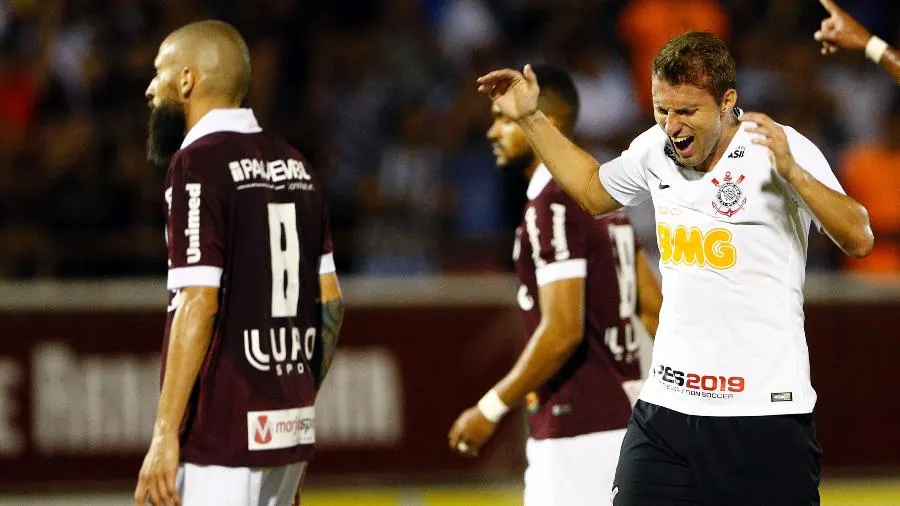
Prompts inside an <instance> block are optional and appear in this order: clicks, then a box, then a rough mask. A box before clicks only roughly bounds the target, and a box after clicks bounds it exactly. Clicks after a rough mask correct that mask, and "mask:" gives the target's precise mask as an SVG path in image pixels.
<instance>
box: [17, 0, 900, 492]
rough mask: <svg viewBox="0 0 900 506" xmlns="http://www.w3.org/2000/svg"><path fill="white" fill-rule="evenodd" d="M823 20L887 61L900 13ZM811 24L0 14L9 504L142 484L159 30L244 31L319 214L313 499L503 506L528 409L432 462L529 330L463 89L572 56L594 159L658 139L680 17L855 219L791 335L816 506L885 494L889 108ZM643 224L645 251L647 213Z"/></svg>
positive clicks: (316, 6)
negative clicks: (803, 321)
mask: <svg viewBox="0 0 900 506" xmlns="http://www.w3.org/2000/svg"><path fill="white" fill-rule="evenodd" d="M843 4H844V6H845V7H846V8H847V9H848V10H849V11H850V12H851V13H852V14H854V15H855V16H857V17H858V19H860V20H861V21H862V22H863V23H864V24H866V25H867V26H868V27H870V28H871V29H872V30H873V31H874V32H875V33H877V34H879V35H880V36H881V37H882V38H884V39H886V40H888V41H891V42H893V43H895V45H900V44H897V43H900V23H898V20H900V3H897V2H895V1H891V0H882V1H878V0H855V1H854V0H846V1H845V2H843ZM823 15H824V11H823V10H822V9H821V8H820V7H819V5H818V2H816V1H814V0H803V1H801V0H796V1H795V0H788V1H775V0H771V1H759V0H722V1H715V0H634V1H625V0H581V1H579V0H418V1H417V0H387V1H374V0H331V1H328V2H323V1H312V0H308V1H299V0H255V1H253V2H247V1H244V0H231V1H229V0H220V1H191V2H188V1H186V0H185V1H178V0H158V1H156V0H154V1H151V0H107V1H89V0H68V1H61V0H0V278H3V279H4V281H2V282H0V329H2V337H0V343H2V344H0V505H7V504H10V505H12V504H16V505H22V504H94V505H104V504H124V503H125V501H126V500H127V497H128V495H129V490H130V488H131V487H132V486H133V482H134V476H136V473H137V470H138V468H139V465H140V458H141V456H142V455H143V452H144V450H145V449H146V445H147V442H148V437H149V429H150V426H151V425H152V417H153V414H154V412H155V404H156V395H157V393H156V391H157V381H158V372H157V371H158V369H157V368H158V360H159V342H160V336H161V330H162V320H163V307H164V304H165V300H164V298H165V291H164V287H163V280H162V278H163V272H164V269H165V258H164V254H165V252H164V244H163V240H162V218H163V213H162V210H163V207H162V198H161V197H162V191H163V188H162V175H163V174H162V172H161V171H160V170H158V169H154V168H153V167H151V166H150V165H149V164H148V163H147V162H145V161H144V156H143V153H144V139H145V135H146V128H145V125H146V120H147V109H146V104H145V101H144V99H143V90H144V89H145V88H146V86H147V84H148V83H149V80H150V79H151V77H152V74H153V65H152V60H153V57H154V55H155V51H156V48H157V46H158V43H159V42H160V41H161V39H162V38H163V37H164V36H165V34H166V33H168V32H169V31H170V30H172V29H174V28H176V27H177V26H179V25H181V24H184V23H186V22H190V21H193V20H197V19H203V18H208V17H217V18H221V19H225V20H227V21H230V22H232V23H234V24H235V25H236V26H238V27H239V28H240V29H241V30H242V32H243V33H244V34H245V35H246V36H247V39H248V42H249V44H250V46H251V50H252V57H253V64H254V80H253V85H252V92H251V96H250V97H249V104H250V105H251V106H252V107H253V108H254V110H255V111H256V114H257V116H258V117H259V119H260V122H261V123H262V124H263V126H264V127H266V128H269V129H272V130H274V131H276V132H279V133H281V134H283V135H284V136H285V137H286V138H287V139H288V140H289V141H290V142H292V143H294V144H295V145H297V146H298V147H300V148H301V149H302V150H303V151H304V152H305V153H306V154H307V155H308V157H309V158H310V160H311V162H312V163H313V165H314V166H315V167H316V168H317V170H319V171H321V173H322V174H323V175H324V177H325V179H326V182H327V189H328V191H329V198H330V201H331V205H332V212H333V223H334V229H335V230H334V231H335V247H336V255H337V262H338V267H339V271H340V273H341V274H342V276H343V277H342V279H343V280H344V284H345V290H346V298H347V302H348V309H349V310H348V315H347V322H346V325H345V332H344V335H343V336H342V345H343V349H342V351H341V353H340V354H339V356H338V358H337V359H336V362H335V366H334V367H335V369H334V372H333V373H332V376H331V377H330V379H329V380H328V383H327V387H326V391H325V392H323V394H322V399H321V403H320V407H319V412H320V417H319V418H320V419H319V428H318V432H319V439H320V441H321V451H320V453H319V455H318V458H317V460H316V461H315V463H314V465H313V466H312V468H311V472H310V475H309V477H308V484H309V488H310V493H309V495H308V500H307V501H306V503H307V504H311V505H317V504H332V505H343V504H368V505H380V504H385V505H387V504H390V505H394V504H398V505H419V504H428V505H450V504H479V505H482V504H483V505H491V504H517V503H518V502H519V494H520V490H521V472H522V469H523V465H524V460H523V455H522V449H521V441H522V438H523V437H524V435H525V431H524V425H523V423H522V419H521V417H520V416H518V417H517V416H512V417H509V420H508V421H506V422H504V426H503V429H502V431H501V433H500V434H498V437H497V438H496V439H495V440H494V441H493V442H492V443H491V444H490V446H489V447H488V448H487V449H486V451H485V454H484V455H483V457H482V458H481V459H479V460H477V461H470V460H463V459H458V458H456V457H454V456H453V455H451V454H450V452H449V451H448V450H447V449H446V445H445V435H446V431H447V430H448V428H449V425H450V423H451V422H452V421H453V419H454V417H455V415H456V414H457V413H458V412H459V411H460V410H461V409H463V408H464V407H466V406H468V405H470V404H471V403H473V402H474V401H475V400H477V398H478V396H479V395H480V394H481V393H482V392H483V391H484V390H485V389H486V388H487V387H489V386H490V385H491V384H492V383H493V381H494V380H495V379H496V378H497V377H499V374H500V373H501V372H502V371H503V370H504V368H505V367H507V366H508V365H509V364H510V363H511V362H512V360H513V358H514V356H515V354H516V352H517V350H518V349H519V347H520V346H521V342H522V333H521V323H520V321H519V316H518V311H517V309H516V308H515V307H514V304H513V303H514V293H515V283H514V280H513V279H512V278H511V277H510V267H511V266H510V254H509V252H510V250H511V243H512V229H513V228H514V227H515V225H516V224H517V223H518V220H519V218H520V212H521V205H522V201H523V199H524V188H525V184H526V183H525V181H523V180H522V178H521V175H520V174H516V173H508V172H502V171H498V170H496V169H495V168H494V167H493V160H492V157H491V154H490V149H489V147H488V146H487V143H486V141H485V140H484V132H485V130H486V128H487V126H488V124H489V120H490V119H489V114H488V111H487V104H486V102H485V101H484V100H483V99H481V98H479V97H478V96H476V94H475V92H474V86H473V80H474V77H475V76H477V75H479V74H480V73H481V72H483V71H485V70H488V69H490V68H493V67H496V66H500V65H503V66H507V65H516V66H519V65H521V64H522V63H524V62H527V61H532V62H534V61H550V62H556V63H559V64H562V65H565V66H566V67H568V68H569V69H571V70H572V71H573V73H574V75H575V77H576V83H577V85H578V87H579V91H580V92H581V95H582V101H583V114H582V121H581V122H580V124H579V126H578V136H579V140H580V141H581V142H582V143H583V144H584V145H586V146H588V147H589V148H590V149H591V150H592V151H593V152H594V153H595V154H596V155H597V156H598V157H600V158H601V159H602V158H608V157H610V156H614V154H615V153H617V152H618V151H620V150H621V149H622V148H623V147H624V146H625V145H626V144H627V141H628V140H629V139H630V138H631V137H632V136H633V135H634V134H635V133H637V132H639V131H641V130H643V129H645V128H646V127H647V125H649V124H650V114H649V113H650V108H649V106H648V105H647V102H646V101H647V100H648V97H647V93H648V88H647V85H646V83H645V80H646V77H647V75H646V68H647V60H648V56H647V55H651V56H652V54H653V52H654V51H655V50H656V49H657V48H658V47H659V45H660V44H661V43H662V41H665V40H666V39H667V38H668V37H669V36H670V35H673V34H675V33H678V32H680V31H681V29H682V28H707V29H712V30H714V31H716V32H717V33H719V34H720V35H721V36H722V37H723V38H725V39H726V40H728V41H729V44H730V46H731V47H732V49H733V51H734V54H735V57H736V59H737V61H738V69H739V82H738V89H739V92H740V98H739V103H740V105H741V106H743V107H745V108H746V109H756V110H761V111H763V112H767V113H769V114H770V115H772V116H773V117H774V118H775V119H776V120H777V121H780V122H783V123H786V124H790V125H792V126H794V127H796V128H797V129H798V130H800V131H801V132H802V133H804V134H806V135H807V136H808V137H810V138H811V139H812V140H813V141H815V142H816V143H817V144H818V145H819V146H820V147H821V148H822V149H823V151H824V152H825V155H826V156H827V157H828V158H829V160H830V161H831V163H832V166H833V167H834V169H835V171H836V172H837V174H838V176H839V177H840V178H841V180H842V181H843V182H844V184H845V185H846V186H847V187H848V188H849V189H851V191H852V193H853V194H854V196H856V197H857V198H859V199H860V200H862V201H863V203H864V204H866V205H867V206H868V207H869V209H870V211H871V212H872V220H873V226H874V227H875V228H876V234H877V235H878V240H879V243H878V246H877V248H879V250H878V255H877V261H869V262H862V263H861V262H857V261H852V260H844V259H843V258H842V257H841V255H840V253H839V252H838V251H837V250H836V248H834V247H833V246H832V245H831V243H830V242H829V241H828V240H827V238H825V237H824V236H823V235H821V234H817V233H813V234H812V238H811V241H810V260H809V272H810V277H809V282H808V285H807V292H808V304H807V313H808V323H807V329H808V333H809V345H810V350H811V355H812V369H813V380H814V385H815V386H816V387H817V390H818V391H819V394H820V402H819V405H818V408H817V414H818V421H819V434H820V439H821V440H822V444H823V447H824V450H825V454H824V457H823V465H824V469H825V475H826V481H825V485H824V488H823V490H824V494H825V501H824V504H833V505H839V504H841V505H842V504H847V505H851V504H852V505H879V504H885V505H887V504H890V505H897V504H900V453H898V451H897V450H898V449H900V434H898V432H897V430H896V428H897V427H898V426H900V408H898V406H900V402H898V395H897V388H896V385H897V383H898V381H897V379H896V378H897V377H898V374H897V372H898V370H900V366H898V357H900V340H898V339H897V337H898V330H897V329H898V328H900V316H898V315H900V278H898V272H900V246H898V237H900V206H898V204H897V203H896V202H897V195H898V194H900V188H898V187H897V181H900V161H898V160H900V139H898V137H900V100H898V98H897V97H898V93H897V91H896V86H895V84H894V83H893V82H892V81H891V80H890V79H889V78H888V77H887V76H885V75H884V74H882V73H881V72H879V70H878V69H877V68H876V67H875V66H874V65H872V64H871V63H870V62H867V61H865V60H863V59H862V57H861V55H858V54H851V55H846V54H839V55H838V56H837V57H836V58H830V59H824V58H822V57H821V56H820V55H819V53H818V48H817V47H816V44H815V43H814V42H813V41H812V33H813V31H814V30H815V28H816V26H817V25H818V22H819V20H820V19H821V18H822V17H823ZM872 153H876V154H877V156H875V159H876V160H877V161H878V162H882V163H873V162H872V158H873V157H872V156H869V155H871V154H872ZM633 216H634V218H635V221H636V224H637V228H638V231H639V233H640V235H641V236H642V238H643V244H644V246H645V247H646V248H647V249H648V252H650V253H651V254H654V250H655V246H654V245H655V240H654V233H653V226H652V218H651V217H650V215H649V214H648V209H646V208H644V209H636V210H634V211H633ZM723 332H727V329H723ZM45 494H53V495H45Z"/></svg>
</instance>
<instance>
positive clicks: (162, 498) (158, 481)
mask: <svg viewBox="0 0 900 506" xmlns="http://www.w3.org/2000/svg"><path fill="white" fill-rule="evenodd" d="M153 484H154V486H155V487H156V494H157V496H159V504H160V505H162V506H172V501H171V498H170V497H169V490H168V487H166V477H165V475H164V474H162V473H160V474H157V475H156V477H155V478H154V479H153Z"/></svg>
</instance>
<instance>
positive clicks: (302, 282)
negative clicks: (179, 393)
mask: <svg viewBox="0 0 900 506" xmlns="http://www.w3.org/2000/svg"><path fill="white" fill-rule="evenodd" d="M242 160H243V162H242ZM254 160H257V162H253V161H254ZM279 161H280V162H279ZM166 187H167V201H169V202H170V207H169V209H168V210H167V211H168V214H167V216H168V220H167V227H166V235H167V237H166V239H167V245H168V251H169V268H170V269H178V268H190V267H194V266H214V267H220V268H221V269H222V270H223V273H222V277H221V287H220V292H219V294H220V295H219V297H220V299H219V314H218V316H217V318H216V322H215V328H214V331H213V336H212V341H211V343H210V346H209V350H208V352H207V355H206V358H205V360H204V362H203V365H202V368H201V370H200V373H199V376H198V380H197V383H196V385H195V389H194V392H193V395H192V397H191V400H190V404H189V406H188V410H187V415H186V418H185V421H184V425H183V429H182V458H183V459H184V460H185V461H187V462H191V463H195V464H203V465H222V466H250V467H260V466H279V465H284V464H287V463H291V462H297V461H301V460H309V459H310V458H311V457H312V454H313V445H311V444H304V445H298V446H294V447H290V448H284V449H272V450H267V449H258V450H252V451H251V450H249V448H248V446H249V444H248V439H249V438H252V437H254V434H255V432H257V431H260V430H262V432H263V434H264V436H268V434H267V433H266V432H265V431H267V430H269V429H270V428H269V427H267V426H265V425H266V424H265V419H264V418H263V419H255V420H254V422H253V423H251V426H250V427H248V415H247V412H248V411H263V410H283V409H289V408H299V407H304V406H311V405H313V404H314V402H315V398H316V390H315V386H314V381H313V374H312V371H311V370H310V365H311V364H313V363H315V359H316V357H315V355H312V354H313V353H318V351H319V350H316V349H315V343H316V342H317V339H312V340H310V339H308V338H307V333H308V332H312V331H315V332H316V335H317V334H318V332H319V331H320V330H321V329H320V325H321V322H320V319H321V316H320V303H319V262H320V258H321V256H322V255H323V254H325V253H328V252H330V251H331V238H330V232H329V225H328V212H327V207H326V204H325V201H324V197H323V192H322V188H321V187H320V180H319V177H318V176H317V175H316V174H315V173H314V172H313V171H312V170H311V169H310V167H309V166H308V164H307V163H306V162H305V160H304V159H303V157H302V156H301V155H300V153H298V152H297V151H296V150H295V149H293V148H292V147H291V146H289V145H287V144H286V143H284V142H283V141H281V140H280V139H277V138H275V137H273V136H270V135H268V134H266V133H264V132H263V133H253V134H242V133H234V132H219V133H213V134H210V135H206V136H204V137H201V138H200V139H198V140H196V141H195V142H194V143H192V144H191V145H189V146H188V147H186V148H185V149H182V150H180V151H179V152H178V153H176V155H175V157H174V158H173V160H172V162H171V164H170V166H169V170H168V173H167V175H166ZM192 199H194V200H192ZM278 204H284V205H282V206H277V205H278ZM291 213H293V214H294V215H295V219H294V220H293V221H291V220H289V219H286V218H290V214H291ZM197 229H199V230H197ZM292 229H293V230H292ZM270 231H271V232H274V234H276V235H275V236H273V234H272V233H270ZM292 237H294V238H296V239H297V240H296V242H292V241H291V240H290V239H291V238H292ZM285 251H288V252H293V255H291V254H285V253H284V252H285ZM292 258H293V259H295V260H294V261H292V260H291V259H292ZM296 259H299V262H297V261H296ZM273 270H274V274H273ZM176 272H178V271H177V270H176ZM289 272H292V273H296V275H293V276H291V275H289ZM273 278H274V283H273ZM291 279H293V280H295V281H296V282H295V283H293V284H289V283H288V281H289V280H291ZM172 281H173V275H172V271H171V270H170V280H169V288H170V307H169V313H168V318H167V322H166V330H165V337H164V341H163V350H164V353H163V366H162V367H163V374H164V372H165V350H166V349H167V348H168V342H169V330H170V329H171V324H172V318H173V315H174V314H175V311H174V308H173V304H172V301H173V300H175V298H176V296H177V292H178V290H177V289H175V290H173V289H172V288H173V286H172ZM181 285H182V286H190V283H187V284H186V285H185V284H184V283H181ZM298 285H299V286H298ZM182 286H178V287H175V288H180V287H182ZM292 293H296V295H295V296H292V295H291V294H292ZM276 300H283V301H285V302H284V303H283V304H278V305H279V306H280V307H281V309H280V310H278V311H273V304H275V301H276ZM176 304H177V300H176ZM276 313H278V314H276ZM310 328H312V329H314V330H312V331H311V330H310ZM298 336H299V337H298ZM310 348H312V349H310ZM311 355H312V358H310V356H311ZM259 424H262V426H259ZM304 424H305V425H306V426H307V428H308V425H309V421H305V422H304ZM261 440H265V437H262V439H261Z"/></svg>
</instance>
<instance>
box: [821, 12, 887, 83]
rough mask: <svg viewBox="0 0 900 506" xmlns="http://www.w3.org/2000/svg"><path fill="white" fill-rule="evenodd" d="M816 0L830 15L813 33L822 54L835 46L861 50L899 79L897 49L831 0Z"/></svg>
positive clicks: (833, 50)
mask: <svg viewBox="0 0 900 506" xmlns="http://www.w3.org/2000/svg"><path fill="white" fill-rule="evenodd" d="M819 1H820V2H821V3H822V6H823V7H825V10H827V11H828V14H830V16H829V17H828V18H825V19H824V20H822V26H821V27H820V28H819V30H818V31H817V32H816V33H815V34H814V35H813V37H814V38H815V39H816V40H817V41H819V42H821V43H822V54H825V55H828V54H832V53H834V52H836V51H837V50H838V48H843V49H848V50H851V51H864V52H865V54H866V57H867V58H869V59H870V60H872V61H874V62H875V63H877V64H879V65H881V66H882V67H884V69H885V70H887V71H888V73H889V74H890V75H891V76H893V77H894V79H896V80H897V82H900V52H898V51H897V49H896V48H892V47H890V46H889V45H888V44H887V43H886V42H885V41H883V40H881V39H880V38H878V37H876V36H874V35H872V33H871V32H869V31H868V30H867V29H866V28H865V27H864V26H862V25H861V24H859V23H858V22H857V21H856V20H855V19H853V17H851V16H850V15H849V14H847V12H846V11H844V10H843V9H841V8H840V7H838V5H837V4H836V3H834V2H833V1H832V0H819Z"/></svg>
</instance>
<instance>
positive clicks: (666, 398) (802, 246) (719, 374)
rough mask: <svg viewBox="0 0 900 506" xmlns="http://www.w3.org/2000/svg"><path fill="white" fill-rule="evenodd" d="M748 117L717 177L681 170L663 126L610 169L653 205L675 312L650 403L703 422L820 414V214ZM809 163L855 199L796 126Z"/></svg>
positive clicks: (792, 134) (606, 174)
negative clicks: (815, 298)
mask: <svg viewBox="0 0 900 506" xmlns="http://www.w3.org/2000/svg"><path fill="white" fill-rule="evenodd" d="M752 125H754V124H753V123H749V122H745V123H743V124H742V125H741V128H740V130H739V131H738V133H737V134H736V135H735V136H734V138H733V139H732V141H731V144H730V146H729V147H728V149H727V151H726V152H725V154H724V155H723V156H722V158H721V160H719V162H718V163H717V164H716V166H715V167H714V168H713V169H712V170H711V171H710V172H708V173H705V174H703V173H698V172H695V171H693V170H692V169H687V168H684V167H679V166H678V165H676V164H675V162H674V161H673V160H672V158H671V157H670V156H671V155H672V152H671V150H670V148H669V147H668V144H667V138H666V135H665V133H664V132H663V130H662V129H661V128H660V127H658V126H654V127H653V128H651V129H649V130H647V131H646V132H644V133H643V134H641V135H640V136H639V137H637V138H636V139H635V140H634V141H633V142H632V143H631V146H630V147H629V148H628V150H627V151H625V152H623V153H622V156H620V157H619V158H617V159H615V160H613V161H612V162H609V163H606V164H604V165H603V166H602V167H601V169H600V180H601V182H602V183H603V186H604V187H605V188H606V190H607V191H608V192H609V194H610V195H612V197H613V198H615V199H616V200H618V201H619V202H621V203H622V204H624V205H636V204H639V203H641V202H643V201H645V200H646V199H647V198H651V199H653V206H654V208H655V210H656V231H657V242H658V244H659V250H660V254H661V259H660V270H661V272H662V291H663V305H662V311H661V312H660V320H659V330H658V331H657V333H656V343H655V345H654V348H653V365H652V367H651V370H650V377H649V378H648V380H647V382H646V383H645V385H644V388H643V391H642V392H641V396H640V398H641V399H643V400H644V401H646V402H649V403H652V404H656V405H660V406H665V407H667V408H669V409H673V410H675V411H678V412H681V413H686V414H691V415H701V416H755V415H775V414H787V413H809V412H811V411H812V409H813V407H814V406H815V403H816V392H815V390H813V388H812V385H811V384H810V378H809V353H808V350H807V347H806V336H805V333H804V330H803V281H804V277H805V269H806V249H807V239H808V236H809V228H810V222H811V220H813V219H814V217H813V216H812V213H811V212H810V211H809V210H808V209H807V208H806V207H805V204H804V203H803V201H802V200H801V199H800V198H799V196H798V195H797V194H796V192H795V191H794V190H793V188H792V187H791V186H790V185H788V183H787V182H785V181H784V179H782V178H781V177H780V176H779V175H778V173H777V172H776V171H775V168H774V167H773V166H772V163H771V161H770V160H769V152H768V149H767V148H765V147H764V146H759V145H757V144H753V143H752V142H751V139H752V137H753V136H752V134H749V133H747V132H746V131H745V129H746V128H748V126H752ZM784 129H785V132H786V134H787V138H788V142H789V144H790V148H791V152H792V153H793V155H794V159H795V160H796V161H797V163H798V164H799V165H800V166H801V167H803V168H804V169H806V171H807V172H809V173H810V174H812V176H813V177H815V178H816V179H818V180H819V181H821V182H822V183H823V184H825V186H828V187H829V188H831V189H833V190H836V191H838V192H841V193H844V191H843V189H842V188H841V185H840V184H839V183H838V181H837V179H836V178H835V176H834V174H833V173H832V171H831V167H829V165H828V162H827V161H826V160H825V157H824V156H823V155H822V153H821V152H820V151H819V149H818V148H817V147H816V146H815V145H814V144H813V143H812V142H810V141H809V139H807V138H806V137H804V136H803V135H801V134H800V133H798V132H797V131H796V130H794V129H793V128H790V127H784Z"/></svg>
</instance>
